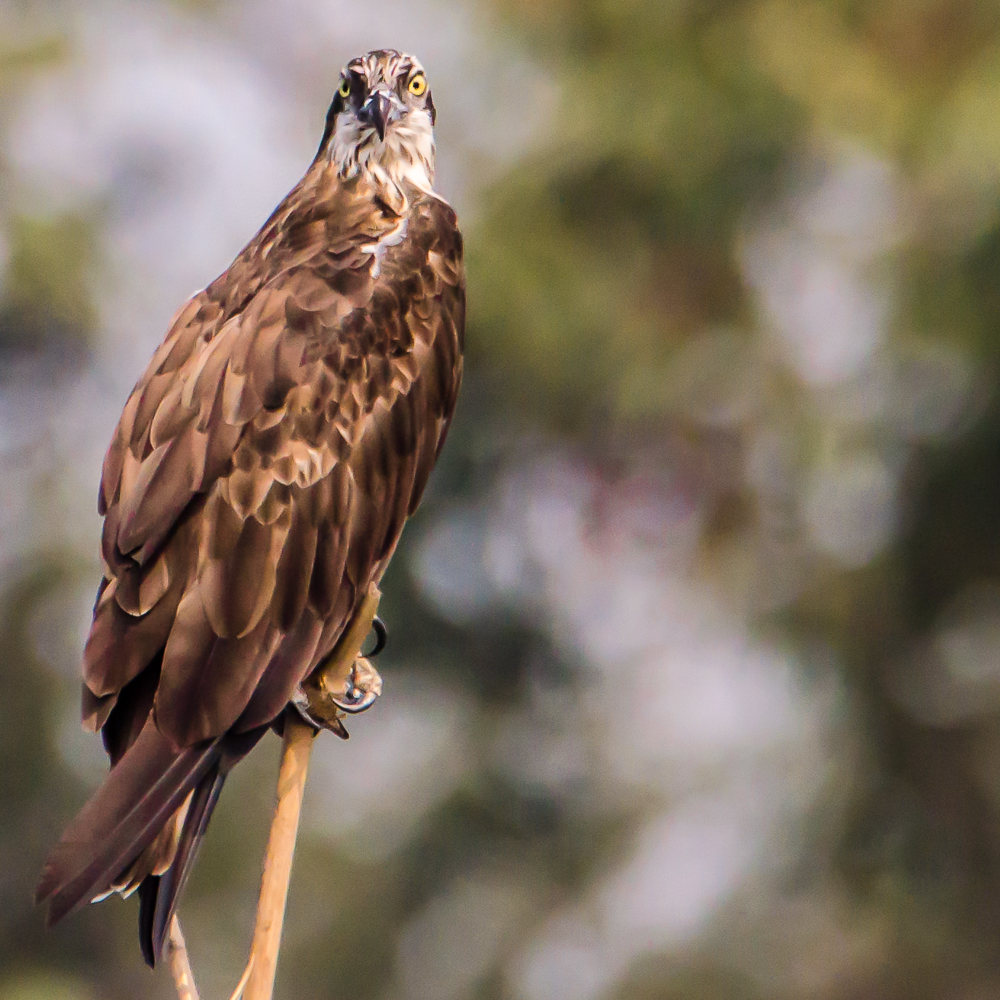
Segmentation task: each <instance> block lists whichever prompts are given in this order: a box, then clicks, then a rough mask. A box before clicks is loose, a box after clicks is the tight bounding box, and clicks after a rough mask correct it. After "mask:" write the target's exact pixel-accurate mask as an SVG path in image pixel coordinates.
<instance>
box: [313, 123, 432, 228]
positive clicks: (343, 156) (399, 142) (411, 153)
mask: <svg viewBox="0 0 1000 1000" xmlns="http://www.w3.org/2000/svg"><path fill="white" fill-rule="evenodd" d="M330 161H331V163H332V164H333V166H334V167H335V168H336V170H337V174H338V175H339V176H340V177H342V178H343V179H344V180H349V179H351V178H354V177H357V176H359V175H363V176H364V177H365V178H366V179H367V180H368V181H370V182H371V184H372V185H373V186H374V187H375V189H376V190H377V191H378V192H379V194H380V196H382V197H383V198H384V200H385V201H386V203H387V204H388V205H389V206H390V207H392V208H393V209H394V210H395V211H402V210H405V208H406V206H407V204H408V199H407V197H406V193H405V188H404V184H403V182H404V181H406V182H409V183H410V184H412V185H413V187H415V188H416V189H417V190H418V191H422V192H424V193H425V194H434V192H433V190H432V189H433V185H434V130H433V127H432V125H431V119H430V115H429V114H428V113H427V112H426V111H424V110H423V109H412V110H410V111H409V113H408V114H407V115H406V116H405V117H404V118H399V119H396V120H394V121H390V122H389V124H388V126H387V127H386V131H385V139H384V140H380V139H379V137H378V134H377V133H376V131H375V129H373V128H372V127H371V126H367V125H361V124H359V122H358V121H357V119H356V118H354V116H353V115H349V114H343V113H342V114H340V115H338V118H337V126H336V128H335V130H334V133H333V138H332V139H331V141H330Z"/></svg>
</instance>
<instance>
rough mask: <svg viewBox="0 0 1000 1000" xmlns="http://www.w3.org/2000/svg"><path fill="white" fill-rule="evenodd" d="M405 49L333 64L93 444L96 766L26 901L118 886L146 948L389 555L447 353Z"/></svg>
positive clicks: (429, 431)
mask: <svg viewBox="0 0 1000 1000" xmlns="http://www.w3.org/2000/svg"><path fill="white" fill-rule="evenodd" d="M434 121H435V110H434V103H433V101H432V99H431V92H430V89H429V88H428V85H427V78H426V76H425V75H424V71H423V69H422V67H421V65H420V63H419V62H418V61H417V60H416V59H415V58H414V57H413V56H410V55H405V54H402V53H399V52H395V51H392V50H380V51H375V52H369V53H368V54H367V55H365V56H361V57H359V58H357V59H354V60H352V61H351V62H349V63H348V64H347V66H346V68H345V69H344V71H343V74H342V76H341V78H340V82H339V86H338V89H337V92H336V95H335V97H334V99H333V103H332V105H331V107H330V110H329V113H328V115H327V118H326V129H325V131H324V133H323V138H322V141H321V143H320V147H319V151H318V152H317V154H316V157H315V159H314V160H313V162H312V164H311V165H310V167H309V169H308V170H307V171H306V173H305V176H304V177H303V178H302V180H301V181H299V183H298V184H297V185H296V186H295V187H294V188H293V189H292V191H291V193H290V194H289V195H288V196H287V197H286V198H285V199H284V201H282V202H281V204H280V205H279V206H278V207H277V209H275V211H274V213H273V214H272V215H271V217H270V218H269V219H268V220H267V222H266V223H265V224H264V226H263V228H262V229H261V230H260V232H258V233H257V235H256V236H255V237H254V238H253V239H252V240H251V241H250V243H249V244H247V246H246V248H245V249H244V250H243V251H242V252H241V253H240V254H239V256H237V258H236V259H235V261H234V262H233V263H232V265H231V266H230V267H229V269H228V270H227V271H226V272H225V273H224V274H223V275H221V277H219V278H217V279H216V280H215V281H213V282H212V284H210V285H209V286H208V287H207V288H206V289H205V290H204V291H202V292H199V293H198V294H196V295H195V296H194V297H193V298H192V299H191V300H190V301H189V302H188V303H187V304H186V305H184V306H183V307H182V308H181V310H180V311H179V312H178V313H177V315H176V316H175V317H174V319H173V321H172V323H171V325H170V328H169V331H168V332H167V336H166V339H165V340H164V341H163V343H162V344H161V345H160V347H159V349H158V350H157V351H156V353H155V355H154V356H153V359H152V361H151V362H150V364H149V367H148V368H147V369H146V372H145V374H144V375H143V376H142V377H141V378H140V379H139V381H138V383H137V384H136V387H135V389H134V390H133V392H132V395H131V396H130V397H129V400H128V402H127V403H126V405H125V409H124V412H123V413H122V416H121V419H120V421H119V423H118V428H117V431H116V432H115V435H114V439H113V440H112V443H111V446H110V448H109V449H108V452H107V456H106V457H105V460H104V467H103V470H102V476H101V486H100V492H99V499H98V505H99V509H100V512H101V514H102V515H103V516H104V528H103V535H102V543H101V552H102V557H103V563H104V577H103V579H102V580H101V584H100V588H99V590H98V595H97V602H96V605H95V607H94V617H93V624H92V625H91V629H90V635H89V638H88V639H87V643H86V647H85V650H84V654H83V721H84V725H85V727H87V728H88V729H90V730H92V731H94V732H96V731H98V730H99V731H100V732H101V735H102V737H103V741H104V746H105V748H106V750H107V752H108V755H109V757H110V762H111V769H110V771H109V773H108V775H107V777H106V779H105V781H104V783H103V784H102V785H101V787H100V788H99V789H98V790H97V792H96V793H95V794H94V795H93V797H92V798H91V799H90V801H89V802H88V803H87V804H86V805H85V806H84V807H83V809H82V810H81V812H80V813H79V814H78V815H77V816H76V818H75V819H74V820H73V821H72V822H71V823H70V825H69V827H68V828H67V830H66V831H65V833H64V834H63V836H62V839H61V840H60V841H59V843H58V845H57V846H56V847H55V848H54V849H53V851H52V853H51V855H50V856H49V858H48V861H47V862H46V865H45V868H44V870H43V872H42V876H41V880H40V883H39V886H38V891H37V899H38V900H39V901H43V900H47V901H48V906H49V910H48V919H49V923H50V924H51V923H54V922H55V921H57V920H59V919H60V918H62V917H64V916H65V915H66V914H68V913H70V912H71V911H73V910H75V909H76V908H77V907H79V906H80V905H82V904H83V903H86V902H88V901H91V900H96V899H98V898H101V897H103V896H105V895H108V894H110V893H111V892H114V891H118V892H120V893H123V894H127V893H129V892H131V891H132V890H135V889H138V890H139V897H140V916H139V930H140V943H141V946H142V951H143V956H144V958H145V959H146V961H147V963H149V964H150V965H154V964H155V963H156V961H157V960H158V959H159V957H160V954H161V950H162V947H163V943H164V939H165V936H166V933H167V928H168V924H169V921H170V918H171V915H172V913H173V910H174V907H175V905H176V902H177V896H178V893H179V892H180V890H181V888H182V886H183V883H184V881H185V879H186V877H187V874H188V872H189V870H190V867H191V862H192V860H193V856H194V852H195V850H196V848H197V846H198V844H199V842H200V840H201V838H202V836H203V834H204V832H205V827H206V825H207V823H208V820H209V817H210V815H211V812H212V809H213V807H214V805H215V803H216V801H217V798H218V795H219V792H220V790H221V787H222V784H223V781H224V780H225V777H226V774H227V772H228V771H229V770H230V769H231V768H232V766H233V765H234V764H235V763H236V762H237V761H239V760H240V759H241V758H242V757H243V756H244V755H245V754H246V753H247V752H248V751H249V750H250V749H251V748H252V747H253V746H254V744H255V743H256V742H257V741H258V740H259V739H260V737H261V736H262V735H263V733H264V732H265V731H266V730H267V728H268V727H269V726H272V725H273V726H276V727H280V725H281V718H282V716H283V713H284V712H285V710H286V708H287V707H288V706H289V704H290V703H292V702H294V701H295V700H296V699H297V698H298V697H300V696H301V690H302V685H303V683H304V682H305V681H306V680H307V678H309V676H310V674H311V673H312V672H313V671H314V670H316V668H317V667H318V665H320V664H321V663H322V662H323V660H324V658H325V657H326V656H328V655H329V654H330V652H331V650H332V649H333V648H334V646H335V644H336V642H337V640H338V637H340V636H341V634H342V633H344V631H345V629H347V628H348V627H349V626H350V624H351V622H352V619H353V618H354V616H355V615H356V614H358V611H359V608H360V606H361V604H362V602H363V601H364V599H365V595H366V594H367V593H368V591H369V588H370V587H371V586H372V585H373V584H375V583H377V582H378V580H379V579H380V577H381V576H382V573H383V572H384V571H385V569H386V566H387V564H388V562H389V559H390V557H391V556H392V553H393V550H394V549H395V547H396V543H397V542H398V540H399V536H400V532H401V531H402V529H403V524H404V522H405V521H406V519H407V517H408V516H409V515H410V514H412V513H413V512H414V510H415V509H416V506H417V503H418V502H419V500H420V496H421V493H422V492H423V489H424V486H425V484H426V482H427V478H428V475H429V474H430V471H431V468H432V466H433V465H434V462H435V459H436V458H437V455H438V453H439V451H440V449H441V445H442V444H443V442H444V439H445V435H446V433H447V430H448V426H449V423H450V420H451V416H452V412H453V410H454V407H455V400H456V396H457V393H458V388H459V383H460V380H461V374H462V342H463V334H464V325H465V278H464V271H463V265H462V237H461V234H460V233H459V230H458V226H457V219H456V216H455V212H454V211H453V209H452V208H451V207H450V205H449V204H448V203H447V202H446V201H445V200H444V199H443V198H441V197H440V196H439V195H437V194H436V193H435V192H434V190H433V187H432V185H433V180H434V155H435V149H434V133H433V126H434Z"/></svg>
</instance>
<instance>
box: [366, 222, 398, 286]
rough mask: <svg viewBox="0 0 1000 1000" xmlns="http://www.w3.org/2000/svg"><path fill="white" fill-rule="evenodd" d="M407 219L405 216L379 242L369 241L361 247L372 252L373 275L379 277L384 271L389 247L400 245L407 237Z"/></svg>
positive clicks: (367, 251)
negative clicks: (383, 266)
mask: <svg viewBox="0 0 1000 1000" xmlns="http://www.w3.org/2000/svg"><path fill="white" fill-rule="evenodd" d="M407 221H408V220H407V219H406V217H405V216H404V217H403V218H402V219H400V220H399V222H397V223H396V225H395V226H393V228H392V229H390V230H389V232H387V233H386V234H385V235H384V236H383V237H381V239H379V241H378V242H377V243H368V244H367V245H365V246H363V247H362V248H361V250H362V252H363V253H370V254H371V255H372V257H373V258H374V260H373V263H372V277H373V278H377V277H378V276H379V275H380V274H381V273H382V261H383V260H384V259H385V255H386V254H387V253H388V252H389V247H395V246H399V244H400V243H402V242H403V240H404V239H405V238H406V226H407Z"/></svg>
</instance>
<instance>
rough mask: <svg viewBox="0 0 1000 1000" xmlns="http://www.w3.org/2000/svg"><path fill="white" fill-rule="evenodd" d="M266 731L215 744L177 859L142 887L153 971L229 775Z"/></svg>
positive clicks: (142, 921) (143, 937)
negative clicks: (214, 759)
mask: <svg viewBox="0 0 1000 1000" xmlns="http://www.w3.org/2000/svg"><path fill="white" fill-rule="evenodd" d="M266 732H267V726H259V727H257V728H256V729H252V730H250V731H249V732H246V733H238V734H237V733H229V734H227V735H226V736H224V737H223V738H222V739H221V740H220V741H219V743H218V744H216V746H217V747H218V751H219V756H218V760H217V762H216V763H215V765H214V766H213V767H212V769H211V770H210V771H208V772H207V773H206V774H205V775H204V777H203V778H202V779H201V780H200V781H199V783H198V786H197V788H196V789H195V792H194V795H192V797H191V803H190V805H189V806H188V811H187V816H186V817H185V818H184V826H183V828H182V830H181V835H180V839H179V840H178V842H177V850H176V852H175V853H174V860H173V861H172V862H171V864H170V867H169V868H168V869H167V870H166V871H165V872H164V873H163V874H162V875H148V876H146V878H145V879H144V880H143V883H142V885H141V886H140V888H139V899H140V905H139V947H140V948H141V949H142V957H143V958H144V959H145V960H146V964H147V965H148V966H149V967H150V968H155V966H156V963H157V962H159V960H160V956H161V955H162V953H163V945H164V942H165V941H166V939H167V933H168V931H169V929H170V918H171V917H172V916H173V915H174V910H175V909H176V908H177V901H178V899H180V895H181V892H183V890H184V886H185V884H186V883H187V880H188V876H189V875H190V874H191V869H192V868H193V867H194V859H195V855H196V854H197V853H198V847H199V845H200V844H201V841H202V838H203V837H204V836H205V831H206V830H207V829H208V821H209V820H210V819H211V818H212V813H213V811H214V810H215V805H216V803H217V802H218V801H219V795H220V794H221V792H222V786H223V785H224V784H225V782H226V776H227V775H228V774H229V772H230V771H231V770H232V769H233V767H234V766H235V765H236V764H237V763H238V762H239V761H241V760H242V759H243V758H244V757H245V756H246V755H247V754H248V753H249V752H250V751H251V750H252V749H253V748H254V747H255V746H256V745H257V742H258V740H260V738H261V737H262V736H263V735H264V733H266Z"/></svg>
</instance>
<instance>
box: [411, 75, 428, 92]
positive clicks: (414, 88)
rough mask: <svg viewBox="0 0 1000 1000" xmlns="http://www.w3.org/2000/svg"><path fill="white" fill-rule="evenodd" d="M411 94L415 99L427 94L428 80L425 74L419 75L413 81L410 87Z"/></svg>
mask: <svg viewBox="0 0 1000 1000" xmlns="http://www.w3.org/2000/svg"><path fill="white" fill-rule="evenodd" d="M409 90H410V93H411V94H413V96H414V97H423V96H424V94H425V93H426V92H427V78H426V77H425V76H424V74H423V73H418V74H417V75H416V76H415V77H414V78H413V79H412V80H411V81H410V87H409Z"/></svg>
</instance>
